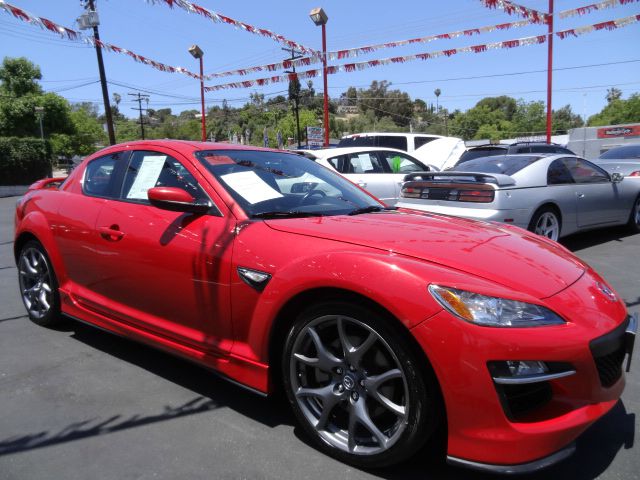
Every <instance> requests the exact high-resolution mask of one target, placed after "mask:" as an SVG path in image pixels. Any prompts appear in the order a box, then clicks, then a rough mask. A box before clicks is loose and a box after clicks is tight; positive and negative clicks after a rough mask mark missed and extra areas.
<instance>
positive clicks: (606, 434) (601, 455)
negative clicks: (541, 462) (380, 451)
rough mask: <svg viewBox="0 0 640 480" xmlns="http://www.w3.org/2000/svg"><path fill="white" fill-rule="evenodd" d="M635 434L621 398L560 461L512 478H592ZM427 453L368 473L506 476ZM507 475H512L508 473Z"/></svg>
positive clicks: (436, 479) (460, 479)
mask: <svg viewBox="0 0 640 480" xmlns="http://www.w3.org/2000/svg"><path fill="white" fill-rule="evenodd" d="M634 435H635V414H633V413H627V411H626V409H625V406H624V403H623V402H622V400H620V401H618V403H616V405H615V406H614V407H613V408H612V409H611V411H610V412H609V413H607V414H606V415H605V416H604V417H602V418H601V419H600V420H598V421H597V422H596V423H595V424H593V425H592V426H591V427H590V428H589V429H588V430H587V431H586V432H585V433H584V434H583V435H582V436H581V437H579V438H578V440H577V442H576V444H577V445H576V446H577V448H576V452H575V453H574V454H573V455H572V456H571V457H569V458H568V459H566V460H564V461H562V462H561V463H559V464H557V465H555V466H553V467H550V468H548V469H545V470H541V471H540V472H538V473H533V474H529V475H520V476H517V477H515V478H518V477H519V478H526V480H548V479H552V478H567V479H569V478H570V479H572V480H591V479H594V478H596V477H598V476H599V475H600V474H601V473H602V472H604V471H605V470H606V469H607V468H608V467H609V465H611V463H612V462H613V460H614V459H615V457H616V454H617V453H618V451H619V450H620V449H621V448H623V447H624V449H625V450H628V449H630V448H632V447H633V444H634ZM426 457H429V454H428V453H424V454H418V455H416V456H415V457H414V458H413V459H412V460H410V461H409V462H407V463H405V464H403V465H400V466H396V467H393V468H389V469H388V470H371V471H368V473H370V474H372V475H375V476H378V477H380V478H384V479H387V480H400V479H402V480H411V479H422V480H425V479H427V480H445V479H446V480H489V479H495V478H506V477H505V476H504V475H500V476H496V475H493V474H486V473H482V472H477V471H473V470H467V469H463V468H457V467H452V466H449V465H447V464H445V463H444V461H440V462H436V461H434V460H429V461H428V463H427V462H425V458H426ZM508 477H510V478H514V477H513V476H511V475H509V476H508Z"/></svg>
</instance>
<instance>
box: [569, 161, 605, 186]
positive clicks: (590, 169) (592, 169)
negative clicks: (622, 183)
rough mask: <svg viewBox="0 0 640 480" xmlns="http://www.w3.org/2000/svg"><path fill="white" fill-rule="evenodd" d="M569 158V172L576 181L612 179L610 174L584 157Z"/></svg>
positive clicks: (599, 181)
mask: <svg viewBox="0 0 640 480" xmlns="http://www.w3.org/2000/svg"><path fill="white" fill-rule="evenodd" d="M567 160H568V161H567V166H568V167H569V172H570V173H571V176H572V177H573V180H574V181H575V182H576V183H606V182H609V181H610V178H609V174H608V173H607V172H606V171H604V170H603V169H602V168H600V167H598V166H596V165H594V164H593V163H591V162H587V161H586V160H583V159H582V158H571V159H567Z"/></svg>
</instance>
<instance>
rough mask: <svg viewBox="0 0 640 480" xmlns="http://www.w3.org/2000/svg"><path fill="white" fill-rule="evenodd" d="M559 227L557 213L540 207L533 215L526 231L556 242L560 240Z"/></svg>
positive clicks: (551, 209)
mask: <svg viewBox="0 0 640 480" xmlns="http://www.w3.org/2000/svg"><path fill="white" fill-rule="evenodd" d="M560 227H561V223H560V217H559V215H558V213H557V212H556V211H555V210H554V209H553V208H551V207H542V208H540V209H538V210H537V211H536V213H534V215H533V217H532V218H531V222H530V223H529V228H528V230H529V231H530V232H533V233H537V234H538V235H542V236H543V237H547V238H550V239H551V240H554V241H556V242H557V241H558V238H560Z"/></svg>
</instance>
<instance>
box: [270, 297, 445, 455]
mask: <svg viewBox="0 0 640 480" xmlns="http://www.w3.org/2000/svg"><path fill="white" fill-rule="evenodd" d="M389 323H390V322H389V321H387V320H386V318H383V317H381V316H380V315H378V314H377V313H375V312H373V311H371V310H369V309H366V308H363V307H360V306H357V305H355V304H350V303H344V302H330V303H324V304H321V305H318V306H315V307H311V308H309V309H307V310H306V311H305V312H303V313H302V314H301V315H300V316H299V317H298V322H297V323H296V324H295V325H294V326H293V327H292V328H291V330H290V332H289V335H288V337H287V340H286V345H285V351H284V356H283V362H282V367H283V379H284V386H285V391H286V393H287V397H288V399H289V402H290V404H291V406H292V408H293V411H294V413H295V415H296V417H297V419H298V421H299V423H300V424H301V425H302V427H303V428H304V430H305V431H306V432H307V433H308V435H309V436H310V437H311V438H312V439H313V440H314V442H315V443H316V445H317V446H318V447H319V448H320V449H322V450H324V451H325V452H327V453H328V454H330V455H331V456H333V457H336V458H337V459H339V460H342V461H345V462H347V463H351V464H354V465H357V466H360V467H380V466H385V465H391V464H393V463H398V462H400V461H402V460H404V459H406V458H408V457H409V456H411V455H412V454H414V453H415V452H416V451H417V450H418V449H419V448H420V447H421V446H422V445H424V443H425V442H426V441H427V439H428V438H429V437H430V436H431V434H432V433H433V431H434V429H435V427H436V425H437V423H438V420H439V419H440V416H441V415H440V408H439V404H438V402H437V401H436V398H437V394H436V391H437V387H436V386H434V382H433V381H429V380H428V377H426V376H424V375H423V374H422V371H421V368H420V366H419V361H420V360H419V359H418V358H417V357H416V356H415V355H414V354H413V352H412V350H411V348H410V345H407V341H406V340H405V339H403V338H401V336H400V335H398V334H397V333H396V332H395V331H394V330H395V329H394V328H392V327H391V325H390V324H389Z"/></svg>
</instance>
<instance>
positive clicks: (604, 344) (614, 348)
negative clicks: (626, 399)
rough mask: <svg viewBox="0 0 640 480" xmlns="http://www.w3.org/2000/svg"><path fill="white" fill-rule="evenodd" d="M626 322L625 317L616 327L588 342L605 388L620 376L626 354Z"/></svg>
mask: <svg viewBox="0 0 640 480" xmlns="http://www.w3.org/2000/svg"><path fill="white" fill-rule="evenodd" d="M628 324H629V319H628V318H627V319H626V320H625V321H624V322H622V325H620V326H619V327H618V328H616V329H615V330H613V331H611V332H609V333H607V334H606V335H603V336H601V337H598V338H596V339H595V340H592V341H591V343H590V344H589V347H590V348H591V354H592V355H593V360H594V362H595V364H596V368H597V369H598V376H599V377H600V384H601V385H602V386H603V387H605V388H607V387H610V386H612V385H613V384H614V383H616V382H617V381H618V380H619V379H620V377H621V376H622V362H623V360H624V356H625V354H626V347H625V340H624V335H625V333H624V332H625V330H626V328H627V325H628Z"/></svg>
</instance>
